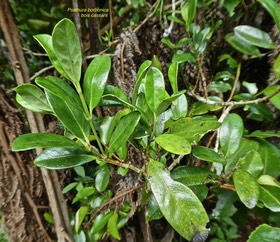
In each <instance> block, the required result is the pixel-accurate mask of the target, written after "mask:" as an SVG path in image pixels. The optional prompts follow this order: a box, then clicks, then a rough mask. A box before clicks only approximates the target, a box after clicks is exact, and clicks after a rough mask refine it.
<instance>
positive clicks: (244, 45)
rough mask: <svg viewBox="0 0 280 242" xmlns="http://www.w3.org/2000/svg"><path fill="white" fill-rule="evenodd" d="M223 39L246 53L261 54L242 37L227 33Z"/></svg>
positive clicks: (258, 55)
mask: <svg viewBox="0 0 280 242" xmlns="http://www.w3.org/2000/svg"><path fill="white" fill-rule="evenodd" d="M225 39H226V41H227V42H229V43H230V44H231V46H232V47H233V48H235V49H236V50H238V51H240V52H242V53H244V54H246V55H252V56H257V57H260V56H261V53H260V51H259V49H258V48H257V47H256V46H254V45H251V44H248V42H246V41H244V40H243V39H241V38H239V37H238V36H236V35H234V34H227V35H226V37H225Z"/></svg>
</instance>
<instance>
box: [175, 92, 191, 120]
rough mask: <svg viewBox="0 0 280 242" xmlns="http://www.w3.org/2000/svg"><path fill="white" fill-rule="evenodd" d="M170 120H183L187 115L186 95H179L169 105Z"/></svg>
mask: <svg viewBox="0 0 280 242" xmlns="http://www.w3.org/2000/svg"><path fill="white" fill-rule="evenodd" d="M171 112H172V119H173V120H178V119H180V118H185V117H186V116H187V114H188V100H187V97H186V95H181V96H180V97H178V99H177V100H176V101H174V102H173V103H172V105H171Z"/></svg>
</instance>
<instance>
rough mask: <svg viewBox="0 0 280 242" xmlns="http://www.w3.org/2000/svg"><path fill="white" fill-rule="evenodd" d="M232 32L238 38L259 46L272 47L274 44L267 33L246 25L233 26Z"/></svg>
mask: <svg viewBox="0 0 280 242" xmlns="http://www.w3.org/2000/svg"><path fill="white" fill-rule="evenodd" d="M234 33H235V34H236V36H238V38H240V39H242V40H244V41H246V42H248V44H251V45H255V46H258V47H261V48H266V49H273V48H274V47H275V46H274V44H273V41H272V39H271V38H270V36H269V34H267V33H266V32H264V31H262V30H260V29H257V28H255V27H252V26H248V25H239V26H237V27H235V28H234Z"/></svg>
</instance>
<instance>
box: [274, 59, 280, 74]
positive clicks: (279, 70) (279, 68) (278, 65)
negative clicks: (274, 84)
mask: <svg viewBox="0 0 280 242" xmlns="http://www.w3.org/2000/svg"><path fill="white" fill-rule="evenodd" d="M273 72H274V75H275V76H276V77H277V78H280V55H278V57H277V58H276V60H275V61H274V64H273Z"/></svg>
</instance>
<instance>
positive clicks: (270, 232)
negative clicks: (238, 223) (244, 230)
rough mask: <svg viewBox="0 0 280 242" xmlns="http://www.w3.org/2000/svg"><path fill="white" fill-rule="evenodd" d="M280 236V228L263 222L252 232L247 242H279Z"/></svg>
mask: <svg viewBox="0 0 280 242" xmlns="http://www.w3.org/2000/svg"><path fill="white" fill-rule="evenodd" d="M279 238H280V228H274V227H271V226H269V225H267V224H262V225H260V226H258V227H257V228H256V229H255V230H254V231H253V232H252V233H251V235H250V236H249V239H248V240H247V242H268V241H269V242H278V241H279Z"/></svg>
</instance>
